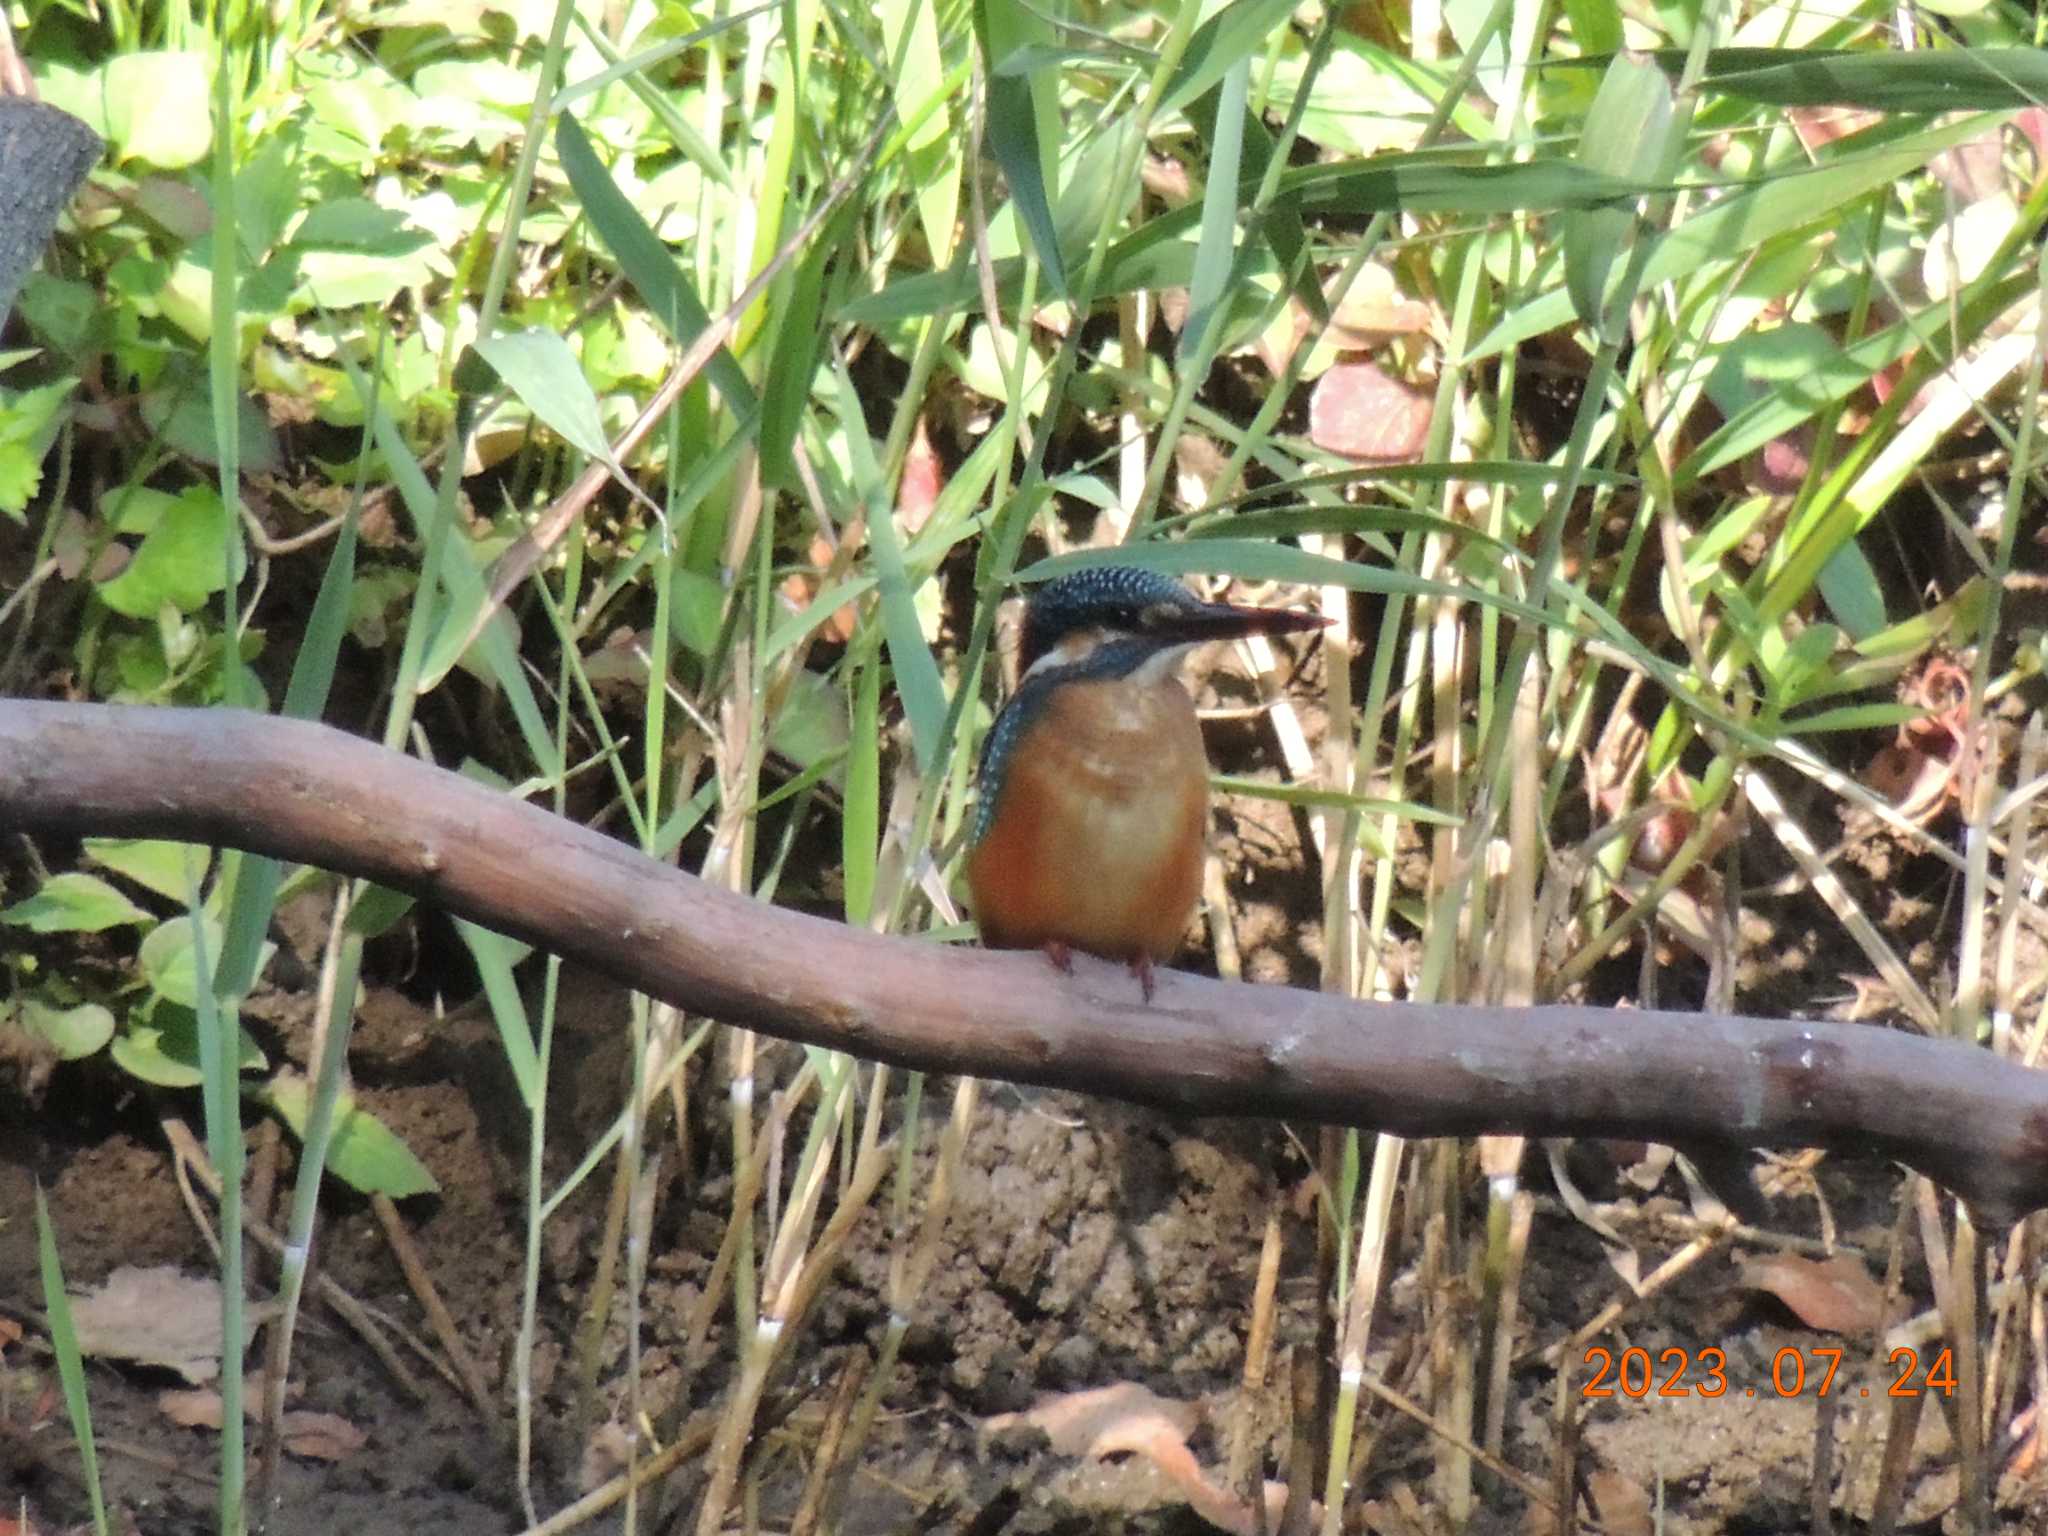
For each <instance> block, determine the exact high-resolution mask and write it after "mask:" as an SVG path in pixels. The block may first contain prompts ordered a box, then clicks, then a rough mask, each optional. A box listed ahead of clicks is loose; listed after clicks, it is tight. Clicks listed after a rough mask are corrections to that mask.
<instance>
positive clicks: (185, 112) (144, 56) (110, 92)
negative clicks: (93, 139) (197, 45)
mask: <svg viewBox="0 0 2048 1536" xmlns="http://www.w3.org/2000/svg"><path fill="white" fill-rule="evenodd" d="M212 79H213V66H212V64H211V63H209V62H208V60H207V57H206V55H205V54H203V53H174V52H140V53H117V54H115V55H114V56H113V57H112V58H111V59H109V60H108V61H107V64H106V68H105V70H104V72H103V74H102V87H103V89H102V100H103V101H104V103H105V110H106V130H107V139H108V141H109V143H111V144H112V146H113V157H114V159H115V160H116V161H123V160H131V159H133V160H143V161H147V162H148V163H149V164H151V165H154V166H160V167H162V168H163V169H164V170H167V171H174V170H179V169H182V168H183V167H185V166H188V165H196V164H198V162H199V161H200V160H202V159H204V158H205V156H206V152H207V151H208V150H209V149H210V148H212V146H213V109H212V104H211V102H210V101H209V100H208V96H207V86H208V85H209V83H210V82H211V81H212Z"/></svg>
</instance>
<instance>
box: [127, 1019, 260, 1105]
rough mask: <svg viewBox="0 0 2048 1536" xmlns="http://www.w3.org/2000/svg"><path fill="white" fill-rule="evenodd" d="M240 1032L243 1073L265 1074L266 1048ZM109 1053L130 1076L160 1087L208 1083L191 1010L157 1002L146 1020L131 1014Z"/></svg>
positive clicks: (247, 1033) (192, 1086)
mask: <svg viewBox="0 0 2048 1536" xmlns="http://www.w3.org/2000/svg"><path fill="white" fill-rule="evenodd" d="M237 1033H238V1034H239V1036H240V1050H241V1060H240V1067H241V1070H242V1071H244V1072H260V1071H262V1070H263V1069H264V1068H265V1067H266V1066H268V1065H269V1063H268V1062H267V1061H266V1060H265V1059H264V1056H263V1048H262V1047H261V1046H259V1045H257V1043H256V1042H255V1040H254V1039H253V1038H252V1037H251V1036H250V1034H249V1032H248V1031H247V1030H246V1029H242V1030H238V1031H237ZM108 1053H109V1054H110V1055H111V1056H112V1057H113V1058H114V1061H115V1063H116V1064H117V1065H118V1066H119V1067H120V1068H121V1070H122V1071H124V1072H126V1073H127V1074H128V1075H129V1076H130V1077H136V1078H140V1079H141V1080H142V1081H143V1082H145V1083H153V1084H155V1085H156V1086H157V1087H159V1088H197V1087H198V1086H199V1085H200V1084H201V1083H202V1082H204V1081H205V1074H204V1073H203V1072H202V1071H201V1070H200V1067H199V1015H198V1014H196V1013H194V1012H193V1011H192V1010H191V1009H190V1008H180V1007H177V1006H176V1005H174V1004H169V1003H158V1004H157V1006H156V1007H155V1008H154V1009H153V1010H151V1012H150V1014H149V1017H148V1018H147V1019H146V1020H145V1019H139V1018H136V1017H134V1016H132V1015H131V1016H130V1018H129V1021H128V1027H127V1028H126V1029H124V1030H122V1031H121V1033H120V1034H118V1035H116V1036H115V1037H114V1043H113V1045H112V1046H110V1047H109V1048H108Z"/></svg>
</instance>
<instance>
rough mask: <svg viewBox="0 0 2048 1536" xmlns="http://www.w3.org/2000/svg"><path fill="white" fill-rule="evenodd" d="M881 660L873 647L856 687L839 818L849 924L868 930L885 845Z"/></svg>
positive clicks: (857, 678) (859, 672)
mask: <svg viewBox="0 0 2048 1536" xmlns="http://www.w3.org/2000/svg"><path fill="white" fill-rule="evenodd" d="M881 703H882V665H881V658H880V657H878V656H876V655H875V654H874V652H873V647H869V648H868V654H867V656H866V658H865V660H864V661H863V662H862V664H861V666H860V668H859V669H858V671H857V673H856V675H855V679H854V685H853V729H852V733H851V735H850V736H849V738H848V741H847V748H846V804H845V807H844V809H843V810H842V811H841V813H840V817H839V834H840V856H841V862H842V864H843V865H844V867H845V871H846V878H845V911H846V921H847V922H848V923H849V924H850V925H851V926H853V927H855V928H865V927H866V926H867V925H868V919H869V918H870V917H871V916H872V914H873V908H874V899H875V866H876V864H877V862H878V851H879V849H880V846H881V818H882V752H881Z"/></svg>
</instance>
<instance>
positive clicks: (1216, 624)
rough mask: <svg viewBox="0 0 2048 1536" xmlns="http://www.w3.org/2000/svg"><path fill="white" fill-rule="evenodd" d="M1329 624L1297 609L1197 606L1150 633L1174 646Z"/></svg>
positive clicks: (1218, 605) (1291, 631)
mask: <svg viewBox="0 0 2048 1536" xmlns="http://www.w3.org/2000/svg"><path fill="white" fill-rule="evenodd" d="M1330 622H1331V621H1330V620H1328V619H1326V618H1324V617H1323V616H1322V615H1321V614H1319V613H1303V612H1302V611H1301V610H1299V609H1297V608H1253V607H1250V606H1248V605H1246V604H1242V603H1201V604H1198V605H1195V606H1191V607H1189V608H1187V609H1185V610H1183V611H1181V612H1179V613H1175V614H1173V615H1171V616H1170V617H1168V618H1166V619H1164V620H1162V621H1160V623H1159V625H1158V628H1157V629H1156V630H1155V631H1154V633H1155V634H1156V635H1157V636H1158V637H1159V638H1160V639H1161V640H1165V641H1168V642H1169V643H1171V644H1175V645H1197V644H1200V643H1202V642H1204V641H1208V640H1237V639H1241V638H1243V637H1244V636H1246V635H1292V634H1299V633H1301V632H1302V631H1304V630H1311V629H1322V628H1325V627H1326V626H1327V625H1328V624H1329V623H1330Z"/></svg>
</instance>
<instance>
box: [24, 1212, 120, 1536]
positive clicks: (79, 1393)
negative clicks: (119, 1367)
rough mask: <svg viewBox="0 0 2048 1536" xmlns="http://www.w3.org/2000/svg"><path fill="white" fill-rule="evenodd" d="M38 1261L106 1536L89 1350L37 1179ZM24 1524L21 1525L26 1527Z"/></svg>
mask: <svg viewBox="0 0 2048 1536" xmlns="http://www.w3.org/2000/svg"><path fill="white" fill-rule="evenodd" d="M36 1262H37V1266H38V1268H39V1269H40V1270H41V1273H42V1279H43V1310H44V1311H45V1312H46V1313H48V1315H49V1319H50V1344H51V1348H52V1349H53V1350H54V1351H55V1353H56V1356H57V1380H58V1381H59V1383H61V1384H62V1386H63V1389H64V1409H65V1412H66V1413H67V1414H68V1415H69V1416H70V1419H71V1439H72V1443H73V1444H75V1445H76V1446H77V1447H78V1454H79V1459H80V1460H81V1461H82V1462H83V1463H84V1467H85V1489H86V1496H87V1503H88V1504H89V1505H90V1506H91V1508H92V1528H93V1530H94V1532H95V1533H96V1536H106V1532H107V1530H108V1529H109V1527H108V1523H107V1506H106V1496H105V1494H104V1493H103V1492H102V1490H101V1487H100V1458H99V1447H98V1443H97V1442H96V1441H95V1440H94V1439H93V1432H92V1401H91V1398H90V1397H89V1396H88V1395H87V1393H86V1388H85V1351H84V1350H83V1349H82V1348H81V1347H80V1346H79V1342H78V1325H77V1324H76V1323H75V1322H74V1321H73V1320H72V1316H71V1297H70V1294H69V1293H68V1292H67V1291H66V1290H65V1288H64V1266H63V1264H62V1262H61V1261H60V1260H59V1258H58V1256H57V1228H56V1226H55V1225H54V1224H53V1223H52V1222H51V1220H50V1202H49V1200H48V1199H47V1198H45V1197H44V1195H43V1181H42V1180H41V1179H37V1180H36ZM26 1523H27V1522H26V1521H24V1522H23V1525H24V1526H26Z"/></svg>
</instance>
